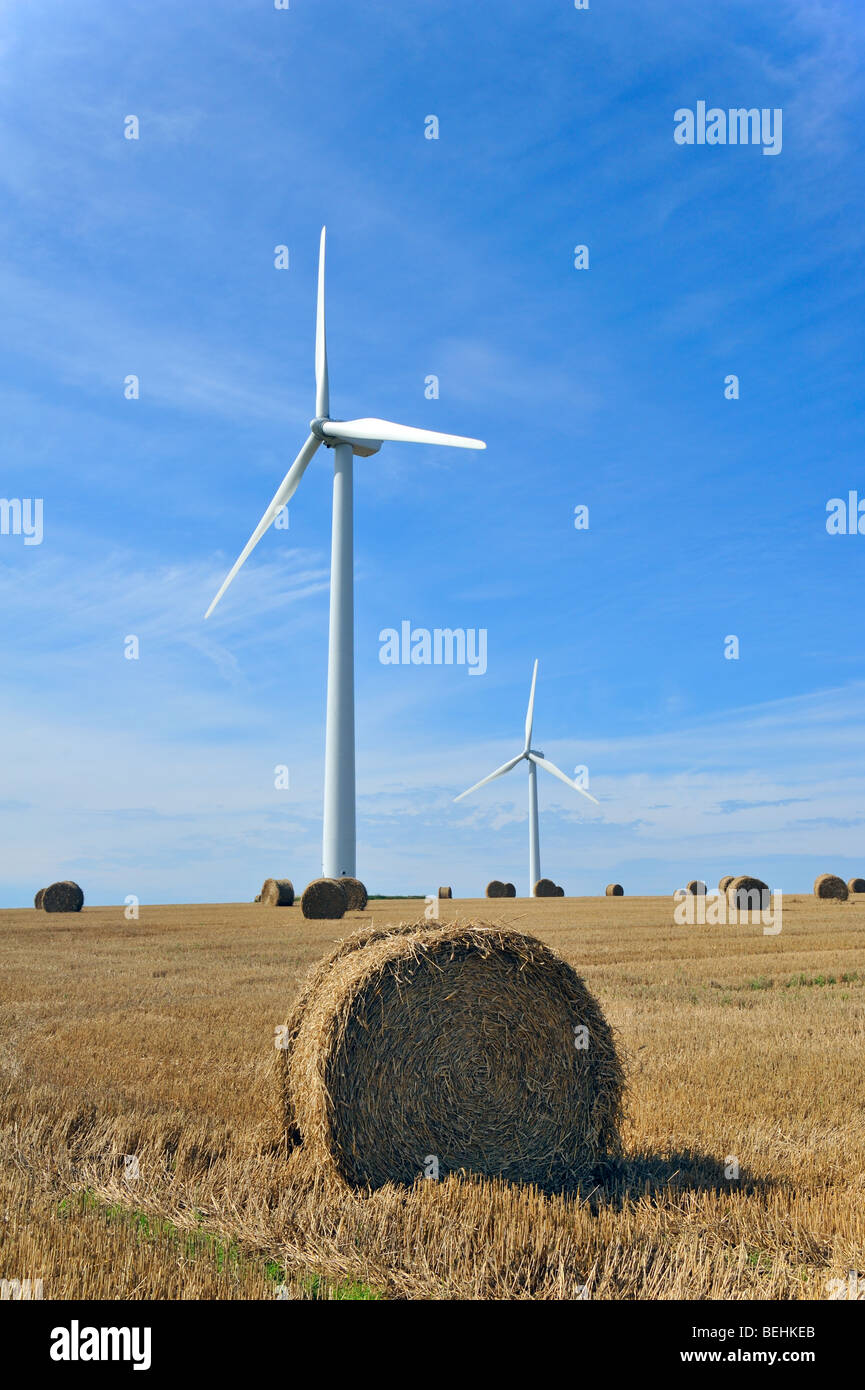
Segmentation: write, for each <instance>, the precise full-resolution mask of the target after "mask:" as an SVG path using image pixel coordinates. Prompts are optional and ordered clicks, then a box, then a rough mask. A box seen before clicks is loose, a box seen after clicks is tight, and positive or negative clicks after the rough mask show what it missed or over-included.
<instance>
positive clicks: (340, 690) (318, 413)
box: [204, 227, 487, 878]
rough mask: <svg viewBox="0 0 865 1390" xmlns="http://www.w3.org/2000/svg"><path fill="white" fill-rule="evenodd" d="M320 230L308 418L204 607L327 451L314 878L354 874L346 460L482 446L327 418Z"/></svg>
mask: <svg viewBox="0 0 865 1390" xmlns="http://www.w3.org/2000/svg"><path fill="white" fill-rule="evenodd" d="M326 233H327V228H326V227H322V229H321V243H320V246H319V254H318V301H317V308H316V320H315V418H314V419H313V420H310V422H309V437H308V439H307V440H306V443H305V444H304V445H303V447H302V449H301V450H300V453H299V454H298V456H297V458H296V459H295V460H294V463H293V464H292V465H291V467H290V468H289V470H288V472H287V473H286V475H285V477H284V478H283V480H282V482H281V483H280V485H279V487H278V489H277V491H276V493H275V494H274V497H273V500H272V502H271V503H270V506H269V507H268V508H267V511H266V512H265V513H264V516H263V517H262V518H261V521H260V522H259V523H258V525H257V526H256V528H255V530H254V531H253V533H252V535H251V536H250V538H249V540H248V541H247V542H246V545H245V546H244V547H243V550H242V551H241V552H240V554H239V556H238V557H237V559H236V560H235V562H234V564H233V566H232V567H231V569H230V570H229V572H228V574H227V576H226V578H225V580H224V581H223V584H222V587H221V588H220V590H219V592H218V593H217V595H216V598H215V599H214V600H213V602H212V603H211V605H210V607H209V608H208V610H207V612H206V613H205V615H204V616H205V618H209V617H210V615H211V613H212V612H213V610H214V608H215V607H216V605H217V604H218V603H219V600H220V599H221V598H222V595H223V594H224V593H225V591H226V589H227V588H228V586H229V584H230V583H231V581H232V579H233V578H234V576H235V575H236V574H237V572H238V570H239V569H240V568H241V566H242V565H243V564H244V563H245V561H246V560H247V559H248V558H249V556H250V555H251V554H252V551H253V550H254V549H255V547H256V546H257V545H258V542H259V541H260V540H261V538H262V536H263V535H264V533H265V531H266V530H267V529H268V527H269V526H270V525H271V524H272V522H273V521H274V520H275V518H276V515H277V513H278V512H279V511H280V510H281V508H282V507H284V506H285V504H286V503H287V502H288V501H289V500H290V499H291V498H292V497H293V496H294V494H295V492H296V491H297V486H298V484H299V482H300V480H301V478H302V477H303V475H304V473H305V472H306V470H307V467H308V466H309V463H310V461H311V459H312V457H313V455H314V454H315V452H316V450H317V449H318V448H319V447H320V445H322V444H323V445H324V446H325V448H326V449H332V450H333V530H332V533H331V551H330V636H329V640H328V654H327V719H326V728H325V753H324V835H323V849H322V873H323V875H324V877H325V878H340V877H342V876H343V875H344V874H348V875H350V876H352V877H353V876H354V873H355V777H354V478H353V467H354V462H353V459H354V455H355V454H357V455H359V456H360V457H361V458H369V457H370V456H371V455H372V454H376V453H378V451H379V449H380V448H381V446H382V444H383V443H384V442H385V441H386V440H387V441H393V442H395V443H405V444H448V445H451V446H453V447H454V448H457V449H485V448H486V447H487V446H486V444H484V443H483V442H482V441H481V440H480V439H466V438H464V437H463V436H462V435H458V434H440V433H439V432H438V430H418V429H413V428H412V427H411V426H410V425H395V424H393V422H392V421H390V420H378V419H375V418H365V419H362V420H334V419H331V415H330V388H329V381H328V371H327V340H326V333H325V322H324V261H325V244H326V240H327V235H326Z"/></svg>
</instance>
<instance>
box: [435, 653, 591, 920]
mask: <svg viewBox="0 0 865 1390" xmlns="http://www.w3.org/2000/svg"><path fill="white" fill-rule="evenodd" d="M537 679H538V663H537V661H536V662H535V668H534V670H533V671H532V688H531V690H530V691H529V708H528V711H527V713H526V743H525V747H524V748H523V751H522V753H518V754H517V756H516V757H515V758H511V759H510V761H509V762H506V763H503V764H502V766H501V767H497V768H496V770H495V772H491V773H490V775H489V776H488V777H483V778H481V780H480V782H475V784H474V786H473V787H469V789H468V791H464V792H460V794H459V796H455V797H454V801H462V799H463V797H464V796H471V794H472V792H476V791H477V790H478V787H485V786H486V784H487V782H492V781H494V780H495V779H496V777H503V776H504V774H505V773H506V772H510V770H511V768H512V767H516V765H517V763H521V762H523V761H525V762H527V763H528V766H529V893H530V894H531V896H532V897H534V896H535V884H536V883H537V881H538V879H539V878H540V876H541V852H540V845H539V837H538V771H537V770H538V768H539V767H543V768H546V770H547V772H551V773H552V775H553V776H554V777H558V779H559V781H560V782H564V783H565V786H567V787H572V788H573V790H574V791H575V792H579V793H580V796H584V797H586V798H587V800H589V801H594V803H595V805H596V806H598V805H600V803H599V801H598V799H597V797H595V796H592V795H591V793H590V792H587V791H586V789H585V787H581V786H580V784H579V783H578V782H573V781H572V780H571V778H570V777H566V776H565V774H564V772H562V770H561V769H560V768H558V767H556V765H555V763H551V762H550V761H549V759H548V758H545V757H544V755H543V753H541V752H540V751H539V750H538V749H537V748H532V726H533V723H534V715H535V685H536V684H537Z"/></svg>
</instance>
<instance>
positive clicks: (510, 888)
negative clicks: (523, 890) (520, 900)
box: [505, 883, 517, 898]
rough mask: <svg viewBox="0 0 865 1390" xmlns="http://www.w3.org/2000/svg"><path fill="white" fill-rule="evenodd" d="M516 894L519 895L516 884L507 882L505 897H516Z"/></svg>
mask: <svg viewBox="0 0 865 1390" xmlns="http://www.w3.org/2000/svg"><path fill="white" fill-rule="evenodd" d="M516 896H517V890H516V887H515V885H514V884H513V883H506V884H505V897H506V898H515V897H516Z"/></svg>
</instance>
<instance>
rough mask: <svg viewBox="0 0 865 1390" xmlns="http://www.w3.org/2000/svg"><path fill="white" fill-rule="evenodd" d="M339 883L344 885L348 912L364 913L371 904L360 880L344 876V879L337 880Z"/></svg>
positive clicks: (347, 875)
mask: <svg viewBox="0 0 865 1390" xmlns="http://www.w3.org/2000/svg"><path fill="white" fill-rule="evenodd" d="M337 882H338V883H340V884H342V888H343V891H344V893H345V898H346V902H347V903H348V911H349V912H363V910H364V908H365V907H366V905H367V903H368V902H369V895H368V893H367V891H366V888H365V887H364V885H363V884H362V883H361V881H360V879H359V878H352V877H351V876H350V875H349V874H343V876H342V878H340V879H337Z"/></svg>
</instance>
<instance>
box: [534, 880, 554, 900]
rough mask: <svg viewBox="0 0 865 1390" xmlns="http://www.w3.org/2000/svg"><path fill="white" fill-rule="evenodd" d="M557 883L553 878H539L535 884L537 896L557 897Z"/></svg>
mask: <svg viewBox="0 0 865 1390" xmlns="http://www.w3.org/2000/svg"><path fill="white" fill-rule="evenodd" d="M557 896H558V895H557V893H556V885H555V884H554V883H553V880H552V879H551V878H539V879H538V881H537V883H536V884H535V897H536V898H555V897H557Z"/></svg>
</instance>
